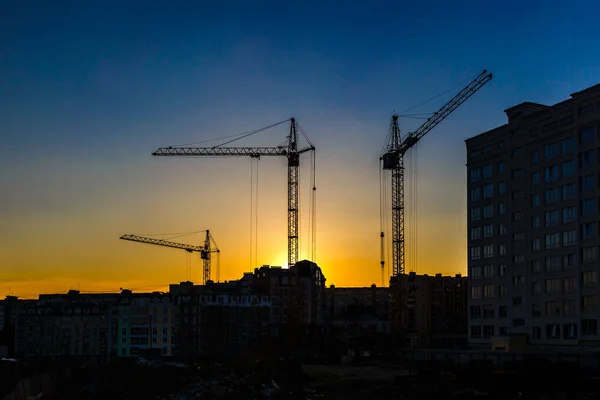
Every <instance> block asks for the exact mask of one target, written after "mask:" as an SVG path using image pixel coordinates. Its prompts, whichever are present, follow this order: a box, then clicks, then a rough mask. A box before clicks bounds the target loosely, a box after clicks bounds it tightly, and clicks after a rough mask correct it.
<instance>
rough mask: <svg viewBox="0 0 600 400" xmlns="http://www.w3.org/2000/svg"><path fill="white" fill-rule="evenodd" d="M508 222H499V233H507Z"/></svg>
mask: <svg viewBox="0 0 600 400" xmlns="http://www.w3.org/2000/svg"><path fill="white" fill-rule="evenodd" d="M506 231H507V229H506V222H500V223H499V224H498V234H499V235H506Z"/></svg>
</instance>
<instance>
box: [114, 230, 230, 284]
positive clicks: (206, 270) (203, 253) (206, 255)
mask: <svg viewBox="0 0 600 400" xmlns="http://www.w3.org/2000/svg"><path fill="white" fill-rule="evenodd" d="M202 232H206V237H205V239H204V245H203V246H193V245H189V244H183V243H176V242H171V241H168V240H162V239H154V238H148V237H144V236H138V235H123V236H121V237H120V238H119V239H123V240H131V241H133V242H139V243H147V244H153V245H157V246H165V247H171V248H174V249H181V250H185V251H187V252H188V253H193V252H198V253H200V258H201V259H202V267H203V268H202V284H203V285H206V282H208V281H209V280H210V275H211V254H212V253H217V281H218V280H219V270H220V265H219V264H220V259H219V255H220V253H221V251H220V250H219V248H218V246H217V244H216V243H215V240H214V239H213V237H212V235H211V234H210V231H209V230H208V229H207V230H206V231H202Z"/></svg>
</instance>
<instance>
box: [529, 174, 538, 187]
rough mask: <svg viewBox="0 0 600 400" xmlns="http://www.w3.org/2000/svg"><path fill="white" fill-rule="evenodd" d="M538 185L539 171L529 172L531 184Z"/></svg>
mask: <svg viewBox="0 0 600 400" xmlns="http://www.w3.org/2000/svg"><path fill="white" fill-rule="evenodd" d="M539 185H540V173H539V172H534V173H533V174H531V186H539Z"/></svg>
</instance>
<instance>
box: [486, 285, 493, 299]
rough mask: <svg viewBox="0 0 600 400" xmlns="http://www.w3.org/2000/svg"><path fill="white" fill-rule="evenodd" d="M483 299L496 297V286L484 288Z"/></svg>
mask: <svg viewBox="0 0 600 400" xmlns="http://www.w3.org/2000/svg"><path fill="white" fill-rule="evenodd" d="M483 297H484V298H486V299H489V298H491V297H494V285H485V286H483Z"/></svg>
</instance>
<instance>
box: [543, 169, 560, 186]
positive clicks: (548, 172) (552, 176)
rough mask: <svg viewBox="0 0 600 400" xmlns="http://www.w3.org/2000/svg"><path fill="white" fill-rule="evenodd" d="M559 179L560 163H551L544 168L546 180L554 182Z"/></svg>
mask: <svg viewBox="0 0 600 400" xmlns="http://www.w3.org/2000/svg"><path fill="white" fill-rule="evenodd" d="M557 179H558V165H551V166H549V167H546V168H544V181H545V182H553V181H555V180H557Z"/></svg>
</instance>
